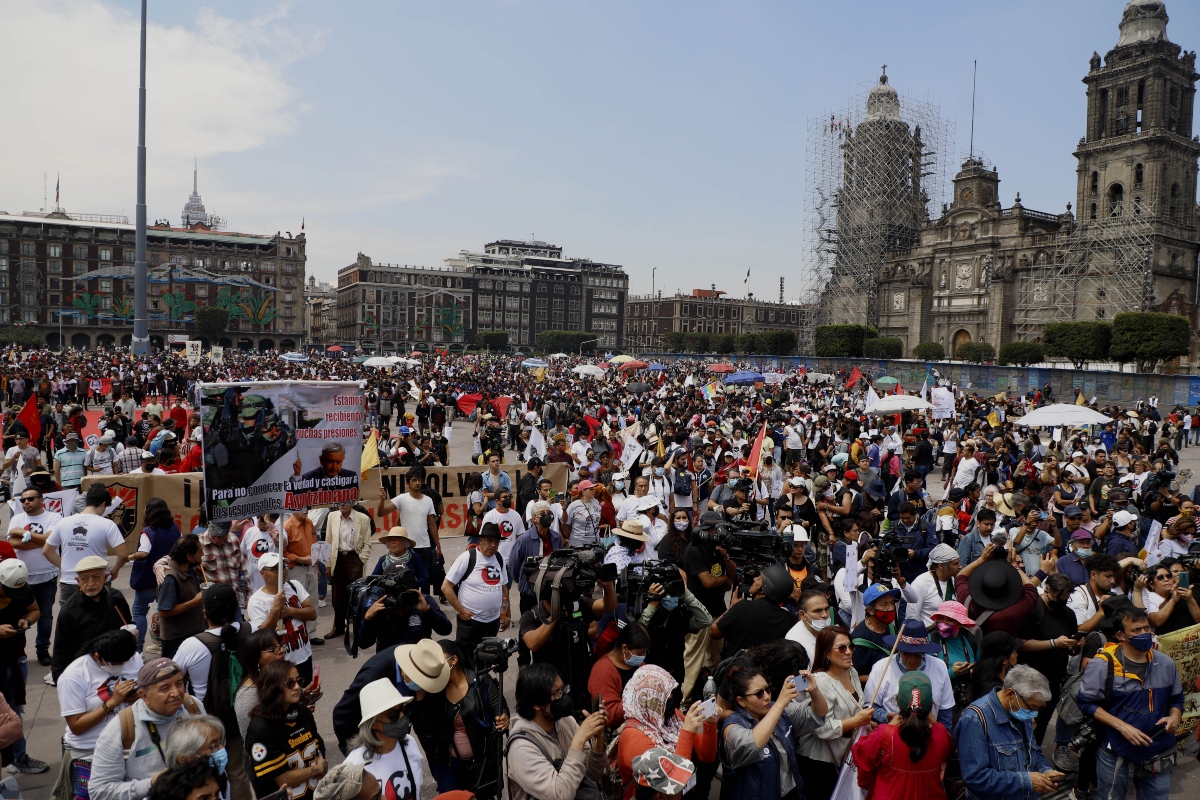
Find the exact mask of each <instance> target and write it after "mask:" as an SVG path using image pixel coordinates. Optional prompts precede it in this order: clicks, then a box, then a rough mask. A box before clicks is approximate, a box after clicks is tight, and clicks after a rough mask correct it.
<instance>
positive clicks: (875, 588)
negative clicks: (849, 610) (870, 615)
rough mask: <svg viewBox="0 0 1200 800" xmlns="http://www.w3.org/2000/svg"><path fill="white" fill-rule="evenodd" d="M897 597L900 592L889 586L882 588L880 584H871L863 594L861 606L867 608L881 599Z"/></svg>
mask: <svg viewBox="0 0 1200 800" xmlns="http://www.w3.org/2000/svg"><path fill="white" fill-rule="evenodd" d="M888 596H890V597H899V596H900V590H899V589H893V588H892V587H890V586H884V585H883V584H882V583H873V584H871V585H870V586H868V587H867V590H866V591H865V592H863V605H864V606H869V605H871V604H872V603H874V602H875V601H876V600H878V599H879V598H881V597H888Z"/></svg>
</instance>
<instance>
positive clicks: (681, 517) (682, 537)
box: [658, 508, 692, 565]
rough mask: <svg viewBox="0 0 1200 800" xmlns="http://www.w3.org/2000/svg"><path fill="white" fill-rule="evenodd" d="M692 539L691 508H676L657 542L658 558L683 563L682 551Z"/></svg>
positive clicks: (673, 562)
mask: <svg viewBox="0 0 1200 800" xmlns="http://www.w3.org/2000/svg"><path fill="white" fill-rule="evenodd" d="M691 540H692V509H690V508H677V509H675V513H674V514H672V515H671V525H670V527H669V528H667V535H666V536H664V537H663V540H662V541H661V542H659V543H658V558H659V560H660V561H668V562H670V563H672V564H679V565H682V564H683V551H684V550H686V549H687V546H688V544H689V543H690V542H691Z"/></svg>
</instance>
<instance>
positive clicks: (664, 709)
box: [617, 665, 717, 800]
mask: <svg viewBox="0 0 1200 800" xmlns="http://www.w3.org/2000/svg"><path fill="white" fill-rule="evenodd" d="M682 696H683V692H682V690H681V689H680V686H679V684H678V683H677V682H676V681H675V679H674V678H673V677H671V674H670V673H669V672H667V671H666V670H665V669H663V668H662V667H657V666H654V665H646V666H644V667H639V668H638V669H637V671H635V672H634V673H633V677H632V678H630V680H629V683H628V684H627V685H626V686H625V691H624V692H622V695H621V710H622V713H623V714H624V718H625V730H624V731H623V732H622V733H621V739H620V743H619V744H618V746H617V768H618V769H619V770H620V772H621V780H622V782H623V783H624V786H625V794H624V797H625V800H629V798H631V797H633V795H634V791H635V789H636V788H637V785H636V783H635V782H634V780H633V762H634V759H635V758H637V756H639V755H641V754H642V753H645V752H646V751H647V750H649V749H650V748H652V747H661V748H663V749H665V750H668V751H670V752H672V753H674V754H675V755H678V756H682V757H684V758H687V759H690V760H692V761H705V762H713V761H715V760H716V758H717V725H716V720H717V718H716V715H715V714H714V715H713V716H712V717H711V718H709V719H706V718H705V716H704V704H703V703H692V706H691V708H689V709H688V712H687V715H686V716H685V715H684V713H683V712H682V711H681V710H680V709H679V701H680V699H681V698H682Z"/></svg>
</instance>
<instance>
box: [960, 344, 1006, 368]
mask: <svg viewBox="0 0 1200 800" xmlns="http://www.w3.org/2000/svg"><path fill="white" fill-rule="evenodd" d="M954 357H955V358H957V359H959V360H960V361H970V362H971V363H973V364H982V363H983V362H985V361H995V360H996V348H994V347H992V346H991V345H990V344H988V343H987V342H964V343H963V344H960V345H959V346H958V349H957V350H955V351H954Z"/></svg>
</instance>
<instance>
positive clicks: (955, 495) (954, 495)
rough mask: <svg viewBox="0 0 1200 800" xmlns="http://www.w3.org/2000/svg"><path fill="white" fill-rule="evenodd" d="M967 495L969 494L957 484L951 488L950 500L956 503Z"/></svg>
mask: <svg viewBox="0 0 1200 800" xmlns="http://www.w3.org/2000/svg"><path fill="white" fill-rule="evenodd" d="M966 496H967V493H966V492H965V491H963V489H961V488H960V487H958V486H955V487H954V488H953V489H951V490H950V502H951V503H956V502H958V501H959V500H962V499H963V498H964V497H966Z"/></svg>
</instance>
